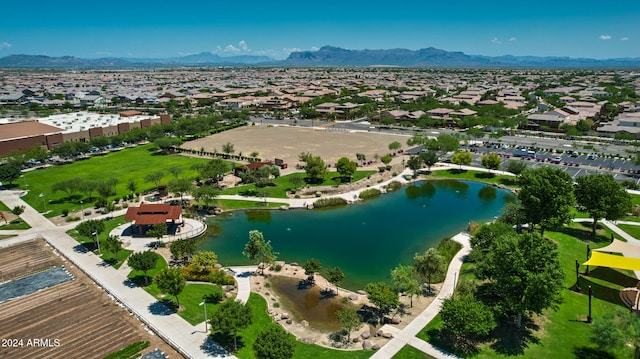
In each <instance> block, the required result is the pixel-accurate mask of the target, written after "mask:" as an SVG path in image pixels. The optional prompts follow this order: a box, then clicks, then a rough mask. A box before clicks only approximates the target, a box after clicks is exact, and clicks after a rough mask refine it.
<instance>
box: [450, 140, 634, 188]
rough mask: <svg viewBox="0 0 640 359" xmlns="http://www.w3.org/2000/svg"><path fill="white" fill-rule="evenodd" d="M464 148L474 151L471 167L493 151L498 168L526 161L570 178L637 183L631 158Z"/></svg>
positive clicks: (499, 148)
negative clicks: (604, 177) (602, 177)
mask: <svg viewBox="0 0 640 359" xmlns="http://www.w3.org/2000/svg"><path fill="white" fill-rule="evenodd" d="M463 149H467V150H470V151H471V152H472V153H473V162H472V164H471V165H472V166H476V167H482V163H481V158H482V156H483V155H485V154H487V153H490V152H495V153H497V154H498V155H499V156H500V158H501V159H502V163H501V168H504V165H505V163H506V162H508V161H525V162H526V163H527V166H528V167H532V168H535V167H539V166H557V167H560V168H562V169H563V170H564V171H565V172H567V173H568V174H569V175H571V177H572V178H576V177H578V176H586V175H590V174H598V173H609V174H611V175H613V177H614V178H615V179H616V180H617V181H625V180H628V181H634V182H636V183H637V184H639V185H640V166H637V165H635V164H634V163H633V161H631V160H629V159H622V158H608V157H599V156H597V155H595V154H577V153H576V154H570V153H569V152H564V153H556V152H552V151H549V150H541V151H533V152H534V153H533V154H531V153H530V154H528V155H525V156H517V155H514V154H516V152H517V149H516V148H515V147H508V146H503V147H498V146H490V147H487V146H471V147H468V146H463Z"/></svg>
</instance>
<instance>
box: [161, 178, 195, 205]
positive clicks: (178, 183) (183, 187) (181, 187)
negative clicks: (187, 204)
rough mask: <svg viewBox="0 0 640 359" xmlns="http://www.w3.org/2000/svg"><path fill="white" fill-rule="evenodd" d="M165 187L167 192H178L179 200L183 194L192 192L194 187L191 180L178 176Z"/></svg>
mask: <svg viewBox="0 0 640 359" xmlns="http://www.w3.org/2000/svg"><path fill="white" fill-rule="evenodd" d="M167 189H168V190H169V192H172V193H175V194H179V195H180V201H182V199H183V196H184V195H185V194H187V193H191V192H193V190H194V189H195V187H194V186H193V182H192V181H191V180H190V179H188V178H178V179H175V180H173V181H171V182H169V184H168V185H167Z"/></svg>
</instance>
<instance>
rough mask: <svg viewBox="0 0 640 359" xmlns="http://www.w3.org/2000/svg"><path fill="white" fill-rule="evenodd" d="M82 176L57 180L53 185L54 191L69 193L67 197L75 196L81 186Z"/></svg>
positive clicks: (52, 189)
mask: <svg viewBox="0 0 640 359" xmlns="http://www.w3.org/2000/svg"><path fill="white" fill-rule="evenodd" d="M81 183H82V178H80V177H73V178H70V179H66V180H62V181H59V182H55V183H54V184H52V185H51V191H52V192H58V191H62V192H64V193H66V194H67V198H71V197H73V195H74V194H76V193H78V191H79V190H80V188H81Z"/></svg>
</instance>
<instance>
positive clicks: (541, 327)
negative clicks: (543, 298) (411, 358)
mask: <svg viewBox="0 0 640 359" xmlns="http://www.w3.org/2000/svg"><path fill="white" fill-rule="evenodd" d="M545 237H547V238H550V239H552V240H553V241H554V242H555V243H557V244H558V252H559V258H560V263H561V264H562V267H563V269H564V272H565V278H564V282H563V283H564V288H565V289H563V291H562V298H563V302H562V303H561V304H560V305H559V306H558V310H557V311H554V310H546V311H545V312H544V314H543V315H542V316H536V317H535V318H534V321H533V323H534V324H533V326H532V327H533V329H532V328H530V329H529V330H528V331H527V332H525V334H524V335H518V332H517V331H516V330H514V329H515V328H514V327H512V326H507V325H503V326H501V327H498V328H497V329H496V330H495V332H494V333H493V334H492V338H493V339H494V340H492V341H491V342H488V343H483V344H482V345H481V346H480V348H479V352H478V353H477V354H475V355H472V356H470V357H471V358H511V357H516V356H517V357H522V358H544V357H546V358H573V357H577V358H609V357H610V356H608V354H607V353H603V352H601V351H599V350H597V349H596V348H595V346H594V345H593V344H591V341H590V339H589V338H590V337H591V336H592V335H593V329H592V328H593V326H592V324H588V323H586V318H587V313H588V306H587V303H588V296H587V295H585V294H584V292H586V290H587V288H588V287H589V286H591V287H592V289H593V301H592V316H593V318H594V320H597V318H598V317H600V316H601V315H603V314H604V313H606V312H609V311H613V310H616V309H618V308H623V309H624V308H625V307H624V305H623V304H622V303H621V302H620V300H619V297H618V291H619V290H620V289H622V288H625V287H629V286H635V285H636V283H637V279H635V277H634V276H633V273H632V272H631V271H624V270H617V269H611V268H599V267H596V268H594V267H591V268H590V276H588V277H587V276H585V275H583V273H584V271H585V269H586V268H585V267H584V266H581V268H580V273H581V275H580V279H579V285H580V287H581V288H582V290H583V293H577V292H575V291H574V290H573V289H574V288H575V284H576V272H575V270H576V269H575V260H576V259H578V261H579V262H580V263H583V262H584V261H585V260H586V250H587V244H589V245H590V247H591V248H592V249H594V248H599V247H603V246H605V245H607V244H609V241H610V237H611V231H609V230H608V228H606V227H604V228H602V227H601V228H600V229H598V232H597V235H596V237H595V238H594V237H592V236H591V232H590V227H589V223H584V224H582V223H572V224H570V225H569V226H565V227H564V228H562V229H561V230H559V231H546V232H545ZM462 278H466V279H471V278H474V275H473V264H472V263H464V264H463V266H462V270H461V279H462ZM536 326H537V328H536ZM441 327H442V321H441V318H440V316H439V315H438V316H436V318H435V319H434V320H433V321H432V322H431V323H429V324H428V325H427V326H426V327H425V329H423V330H422V331H421V332H420V333H419V334H418V337H419V338H421V339H423V340H427V341H429V333H430V332H431V331H434V330H437V329H439V328H441ZM432 343H433V344H436V345H437V341H432ZM614 354H615V357H618V358H625V357H632V350H631V349H630V348H617V349H616V351H615V352H614ZM611 358H613V357H611Z"/></svg>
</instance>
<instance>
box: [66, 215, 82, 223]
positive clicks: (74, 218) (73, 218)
mask: <svg viewBox="0 0 640 359" xmlns="http://www.w3.org/2000/svg"><path fill="white" fill-rule="evenodd" d="M79 220H80V217H77V216H76V217H74V216H71V217H67V219H66V221H67V222H75V221H79Z"/></svg>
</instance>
